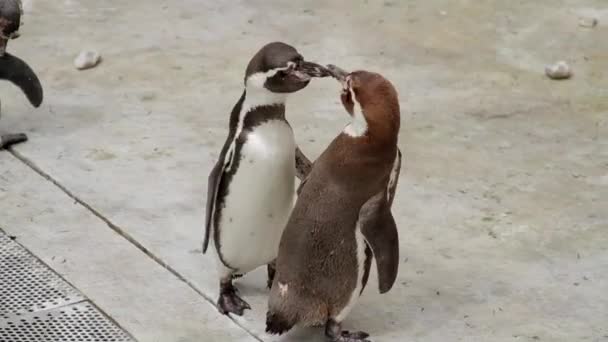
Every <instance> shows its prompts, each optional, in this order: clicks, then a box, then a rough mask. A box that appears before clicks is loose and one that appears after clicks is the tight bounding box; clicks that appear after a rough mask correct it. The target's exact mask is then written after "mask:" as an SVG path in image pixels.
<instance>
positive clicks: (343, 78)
mask: <svg viewBox="0 0 608 342" xmlns="http://www.w3.org/2000/svg"><path fill="white" fill-rule="evenodd" d="M326 70H327V71H328V72H329V74H330V76H331V77H333V78H335V79H336V80H338V82H340V83H341V84H342V88H343V89H345V90H348V78H349V77H348V75H349V74H350V73H348V72H346V71H344V70H342V69H341V68H339V67H337V66H335V65H333V64H328V65H327V68H326Z"/></svg>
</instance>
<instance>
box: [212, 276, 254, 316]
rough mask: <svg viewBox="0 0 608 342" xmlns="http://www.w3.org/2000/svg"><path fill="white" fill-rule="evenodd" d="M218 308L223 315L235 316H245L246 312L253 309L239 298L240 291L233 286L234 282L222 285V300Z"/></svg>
mask: <svg viewBox="0 0 608 342" xmlns="http://www.w3.org/2000/svg"><path fill="white" fill-rule="evenodd" d="M217 308H218V310H219V311H220V313H222V314H223V315H227V314H228V313H233V314H235V315H239V316H243V313H244V312H245V310H247V309H251V306H249V303H247V302H246V301H244V300H243V299H242V298H241V297H239V295H238V290H237V289H236V288H235V287H234V286H233V285H232V282H230V283H228V284H222V285H221V288H220V298H219V299H218V300H217Z"/></svg>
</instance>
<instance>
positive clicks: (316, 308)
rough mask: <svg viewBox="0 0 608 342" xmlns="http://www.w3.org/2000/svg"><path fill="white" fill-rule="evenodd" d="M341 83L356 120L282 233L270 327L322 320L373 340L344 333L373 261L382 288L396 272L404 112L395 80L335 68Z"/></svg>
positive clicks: (315, 173) (325, 156)
mask: <svg viewBox="0 0 608 342" xmlns="http://www.w3.org/2000/svg"><path fill="white" fill-rule="evenodd" d="M330 70H332V72H333V73H334V76H335V77H336V78H338V79H339V80H340V81H341V82H342V84H343V91H342V94H341V100H342V103H343V105H344V108H345V109H346V111H347V112H348V113H349V114H350V116H351V117H352V122H351V123H350V124H349V125H348V126H346V128H345V129H344V130H343V132H341V133H340V135H338V136H337V137H336V138H335V139H334V140H333V141H332V143H331V144H330V145H329V146H328V147H327V149H326V150H325V151H324V152H323V153H322V154H321V156H319V158H318V159H317V160H316V161H315V163H314V165H313V167H312V171H311V172H310V174H309V175H308V177H307V178H306V179H305V180H304V181H303V182H302V183H301V185H300V189H299V190H298V198H297V201H296V204H295V207H294V209H293V211H292V214H291V216H290V218H289V221H288V223H287V227H286V228H285V231H284V233H283V236H282V238H281V242H280V246H279V255H278V257H277V260H276V277H275V279H274V283H273V284H272V289H271V291H270V298H269V302H268V313H267V316H266V331H267V332H269V333H271V334H282V333H284V332H286V331H288V330H290V329H291V328H292V327H294V326H296V325H299V326H318V325H325V334H326V336H327V337H328V338H329V339H330V340H331V341H339V342H363V341H369V340H368V339H367V338H368V336H369V335H368V334H367V333H365V332H348V331H342V330H341V323H342V322H343V320H344V319H345V318H346V317H347V315H348V314H349V313H350V311H351V310H352V309H353V307H354V305H355V303H356V302H357V300H358V298H359V296H360V294H361V293H362V292H363V289H364V288H365V286H366V284H367V280H368V277H369V271H370V267H371V264H372V258H374V259H375V260H376V266H377V269H378V279H379V287H380V288H379V291H380V293H385V292H387V291H389V290H390V289H391V288H392V286H393V284H394V282H395V279H396V277H397V272H398V266H399V239H398V232H397V227H396V224H395V220H394V219H393V216H392V214H391V205H392V202H393V199H394V196H395V189H396V186H397V183H398V178H399V173H400V169H401V152H400V151H399V148H398V146H397V140H398V135H399V127H400V109H399V100H398V97H397V92H396V90H395V88H394V87H393V85H392V84H391V83H390V82H389V81H388V80H386V79H385V78H384V77H382V76H381V75H379V74H377V73H372V72H367V71H356V72H353V73H348V74H347V73H345V72H342V71H340V70H339V69H337V68H331V67H330Z"/></svg>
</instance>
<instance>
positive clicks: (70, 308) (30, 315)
mask: <svg viewBox="0 0 608 342" xmlns="http://www.w3.org/2000/svg"><path fill="white" fill-rule="evenodd" d="M132 341H134V340H133V339H132V338H131V337H130V336H129V335H128V334H127V333H126V332H124V331H123V330H121V328H120V327H118V326H117V325H116V324H114V323H113V322H112V321H111V320H110V319H109V318H108V317H106V316H105V315H104V314H103V313H102V312H100V311H99V310H98V309H97V308H96V307H95V306H94V305H93V304H92V303H90V302H89V301H88V300H87V299H86V298H85V297H84V296H83V295H82V294H81V293H80V292H78V290H76V289H75V288H73V287H72V286H70V284H68V283H67V282H66V281H64V280H63V279H61V277H59V276H58V275H57V274H56V273H55V272H53V270H51V269H50V268H48V267H47V266H46V265H44V264H43V263H42V262H41V261H40V260H38V259H37V258H36V257H35V256H33V255H32V254H31V253H29V252H28V251H27V250H26V249H25V248H23V247H22V246H21V245H19V244H18V243H16V242H15V241H13V240H12V239H11V238H10V237H8V236H7V235H6V234H4V233H3V232H2V230H0V342H132Z"/></svg>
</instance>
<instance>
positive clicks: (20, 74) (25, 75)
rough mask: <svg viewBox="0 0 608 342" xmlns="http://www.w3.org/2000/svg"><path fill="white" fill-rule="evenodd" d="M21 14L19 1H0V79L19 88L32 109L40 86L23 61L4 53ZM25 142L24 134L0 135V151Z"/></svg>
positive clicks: (36, 104)
mask: <svg viewBox="0 0 608 342" xmlns="http://www.w3.org/2000/svg"><path fill="white" fill-rule="evenodd" d="M22 13H23V10H22V7H21V1H20V0H0V79H1V80H7V81H9V82H12V83H13V84H14V85H16V86H17V87H19V88H20V89H21V90H22V91H23V92H24V93H25V96H26V97H27V98H28V100H29V101H30V103H31V104H32V105H33V106H34V107H39V106H40V104H41V103H42V98H43V93H42V85H41V84H40V80H38V76H36V73H34V71H33V70H32V68H30V67H29V65H27V63H25V62H24V61H23V60H21V59H19V58H17V57H15V56H13V55H11V54H9V53H7V52H6V46H7V44H8V41H9V40H10V39H15V38H17V37H19V33H18V32H19V26H20V24H21V15H22ZM26 140H27V136H26V135H25V134H24V133H17V134H3V135H0V149H2V148H5V147H8V146H10V145H14V144H17V143H20V142H23V141H26Z"/></svg>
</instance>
